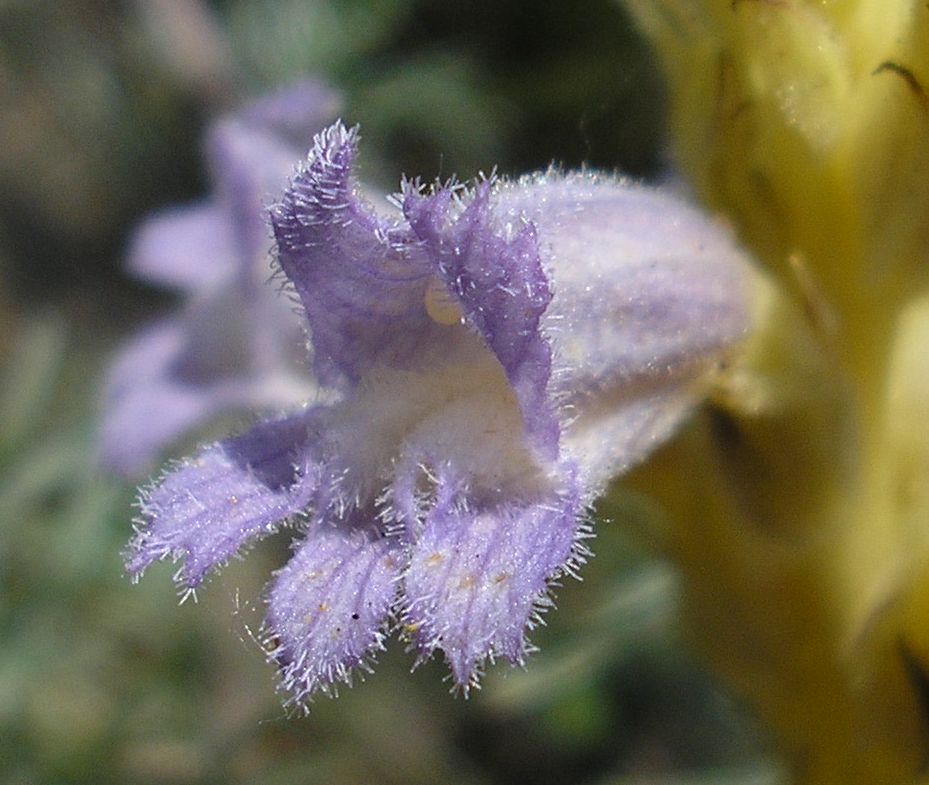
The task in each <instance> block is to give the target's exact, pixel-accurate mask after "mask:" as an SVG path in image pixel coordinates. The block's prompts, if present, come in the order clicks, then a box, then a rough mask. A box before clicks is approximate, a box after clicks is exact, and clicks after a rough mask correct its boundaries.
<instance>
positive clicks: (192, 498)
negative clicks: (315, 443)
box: [126, 414, 317, 588]
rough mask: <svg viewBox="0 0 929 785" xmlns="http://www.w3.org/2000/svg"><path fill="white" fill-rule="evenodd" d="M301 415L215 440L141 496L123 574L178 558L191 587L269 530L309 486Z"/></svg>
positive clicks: (298, 505)
mask: <svg viewBox="0 0 929 785" xmlns="http://www.w3.org/2000/svg"><path fill="white" fill-rule="evenodd" d="M310 430H311V429H310V426H309V424H308V420H307V415H306V414H301V415H296V416H292V417H289V418H286V419H283V420H277V421H269V422H264V423H259V424H258V425H256V426H255V427H253V428H252V429H251V430H250V431H247V432H246V433H244V434H242V435H241V436H236V437H233V438H230V439H225V440H223V441H221V442H217V443H216V444H214V445H213V446H212V447H209V448H207V449H206V450H204V451H203V452H201V453H200V454H199V455H198V456H197V457H196V458H194V459H193V460H191V461H187V462H185V463H182V464H181V465H180V466H179V467H177V468H176V469H174V470H173V471H171V472H169V473H168V474H167V475H166V476H165V477H164V479H163V480H162V481H161V482H160V483H159V484H158V485H156V486H155V487H154V488H152V489H150V490H148V491H147V492H144V493H143V496H142V499H141V521H140V526H139V528H138V530H137V533H136V536H135V538H134V539H133V541H132V542H131V543H130V549H129V556H128V559H127V564H126V567H127V570H128V571H129V573H130V574H131V575H132V576H133V577H138V576H139V575H141V573H142V572H143V571H144V570H145V568H146V567H148V565H150V564H151V563H152V562H154V561H157V560H159V559H164V558H168V557H171V558H173V559H183V560H184V565H183V567H182V570H181V572H180V573H179V576H180V577H179V580H180V582H181V584H182V585H184V586H186V587H188V588H194V587H196V586H197V585H199V584H200V582H201V581H202V580H203V578H204V576H205V575H206V573H207V572H209V571H210V570H211V569H213V568H214V567H216V566H218V565H221V564H223V563H224V562H226V561H227V560H228V559H229V558H230V557H232V556H233V555H234V554H235V553H236V552H237V551H238V550H239V549H240V548H241V547H242V546H244V545H245V544H247V543H248V542H250V541H251V540H254V539H256V538H258V537H262V536H265V535H268V534H271V533H272V532H274V531H276V530H277V528H278V527H279V525H280V523H281V522H282V521H283V520H284V519H285V518H287V517H288V516H291V515H294V514H296V513H298V512H300V511H301V510H302V509H304V508H305V507H306V505H307V504H308V503H309V501H310V497H311V495H312V493H313V491H314V490H315V488H316V484H317V477H316V470H315V466H314V465H313V463H312V461H311V460H310V457H309V455H310V453H309V446H310V445H309V441H310Z"/></svg>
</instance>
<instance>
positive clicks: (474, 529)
mask: <svg viewBox="0 0 929 785" xmlns="http://www.w3.org/2000/svg"><path fill="white" fill-rule="evenodd" d="M565 475H566V477H567V479H566V480H565V484H566V488H565V489H564V490H562V491H561V492H549V493H547V494H546V495H545V496H543V497H541V498H532V499H525V500H519V499H512V498H506V499H503V500H499V501H497V502H496V503H487V504H481V503H479V502H478V501H473V500H468V499H467V497H466V496H465V495H464V494H461V493H459V492H456V491H455V490H454V486H451V485H449V484H448V483H443V484H441V485H440V486H439V490H438V498H437V499H436V503H435V506H434V507H433V509H432V510H431V511H430V512H429V514H428V515H427V517H426V519H425V522H424V526H423V529H422V532H421V533H420V534H418V535H417V536H416V537H415V538H414V544H413V546H412V555H411V558H410V564H409V567H408V569H407V571H406V573H405V575H404V594H405V610H404V615H403V621H404V623H405V625H406V626H407V629H410V630H414V631H415V644H416V647H417V648H418V650H419V652H420V655H421V656H423V657H425V656H428V654H430V653H431V652H432V651H433V650H434V649H441V650H442V651H443V652H444V653H445V658H446V660H447V661H448V663H449V665H450V667H451V671H452V676H453V678H454V680H455V683H456V685H458V686H459V687H462V688H464V689H466V690H467V688H468V687H469V686H470V685H473V684H474V683H475V680H476V676H477V671H478V668H479V667H480V665H481V663H482V662H483V660H484V659H486V658H488V657H489V658H490V659H494V658H495V657H504V658H506V659H507V660H509V661H510V662H511V663H514V664H515V663H521V662H522V661H523V659H524V657H525V655H526V653H527V651H528V643H527V641H526V637H525V632H526V628H527V626H529V625H530V624H531V623H532V621H533V619H534V617H535V616H536V615H537V613H538V612H539V611H541V610H542V609H543V608H544V607H545V606H546V605H547V604H549V602H550V601H549V600H548V598H547V596H546V588H547V585H548V582H549V581H550V580H551V579H552V578H553V577H554V576H555V575H557V574H558V572H559V571H560V570H562V569H563V568H566V567H570V565H571V563H572V561H573V558H572V557H576V556H578V555H579V554H580V553H581V552H582V549H581V548H580V546H579V545H578V534H579V519H580V516H581V514H582V512H583V503H582V501H581V496H582V491H581V489H580V487H579V486H578V485H577V483H576V482H575V481H574V480H573V479H572V475H571V473H570V472H565Z"/></svg>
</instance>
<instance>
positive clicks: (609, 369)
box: [128, 124, 750, 704]
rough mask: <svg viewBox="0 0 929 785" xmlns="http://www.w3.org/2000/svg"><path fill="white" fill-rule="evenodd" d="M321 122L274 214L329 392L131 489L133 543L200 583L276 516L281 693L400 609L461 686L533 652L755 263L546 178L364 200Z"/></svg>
mask: <svg viewBox="0 0 929 785" xmlns="http://www.w3.org/2000/svg"><path fill="white" fill-rule="evenodd" d="M356 143H357V135H356V132H355V131H354V130H348V131H347V130H345V128H343V127H342V126H341V125H340V124H336V125H334V126H332V127H331V128H329V129H328V130H326V131H324V132H323V133H322V134H320V135H319V136H318V137H317V139H316V143H315V147H314V149H313V151H312V152H311V154H310V157H309V159H308V161H307V162H306V164H305V166H304V167H303V168H302V169H301V170H300V171H299V172H298V174H297V176H296V177H295V178H294V180H293V182H292V184H291V186H290V187H289V188H288V189H287V191H286V192H285V194H284V197H283V200H282V201H281V203H280V204H278V205H276V206H275V207H274V208H273V209H272V214H271V217H272V223H273V227H274V233H275V236H276V239H277V248H278V260H279V263H280V267H281V269H282V271H283V273H284V275H285V276H286V277H287V279H288V281H289V282H290V284H291V285H292V286H293V288H294V290H295V292H296V294H297V296H298V297H299V299H300V301H301V303H302V305H303V309H304V312H305V315H306V319H307V322H308V324H309V328H310V333H311V335H312V346H313V350H314V353H313V362H314V368H315V372H316V375H317V377H318V379H319V381H320V383H321V384H322V385H325V386H326V387H327V388H329V389H331V390H333V391H334V392H335V395H336V396H337V397H336V399H335V402H334V403H331V404H328V405H314V406H310V407H308V408H306V409H305V410H303V411H301V412H299V413H296V414H293V415H291V416H289V417H285V418H283V419H279V420H276V421H269V422H263V423H260V424H258V425H257V426H256V427H254V428H253V429H252V430H250V431H248V432H246V433H245V434H244V435H242V436H238V437H235V438H231V439H227V440H224V441H221V442H218V443H217V444H214V445H213V446H211V447H209V448H207V449H205V450H203V451H202V452H201V453H200V454H199V455H198V456H197V457H196V458H195V459H193V460H191V461H188V462H185V463H182V464H180V465H179V466H177V467H174V468H173V469H172V470H170V471H169V472H168V473H167V474H166V475H165V477H164V478H163V479H162V480H161V482H160V483H159V484H157V485H156V486H154V487H152V488H150V489H148V490H147V491H145V492H144V494H143V497H142V501H141V512H142V515H141V519H140V521H139V522H138V529H137V534H136V537H135V538H134V540H133V542H132V544H131V548H130V554H129V558H128V569H129V571H130V573H131V574H132V575H133V576H134V577H138V576H139V575H140V574H141V573H142V572H143V571H144V570H145V568H146V567H147V566H148V565H149V564H151V563H152V562H154V561H156V560H158V559H163V558H174V559H183V560H184V563H183V566H182V567H181V568H180V570H179V571H178V574H177V579H178V581H179V583H180V585H181V587H182V588H183V589H186V590H192V589H193V588H194V587H196V586H198V585H199V584H200V582H201V581H202V580H203V578H204V576H205V575H206V574H207V572H209V571H210V570H211V569H213V568H214V567H216V566H218V565H220V564H222V563H223V562H225V561H226V560H227V559H229V558H230V557H231V556H233V555H234V554H235V553H236V552H237V551H239V550H240V549H241V548H242V547H243V546H244V545H246V544H247V543H249V542H251V541H253V540H254V539H256V538H257V537H260V536H263V535H266V534H268V533H270V532H272V531H274V530H275V529H276V528H277V527H278V526H280V525H281V524H282V522H283V521H285V520H287V519H290V520H294V519H297V520H299V521H300V522H301V528H302V530H303V532H302V533H303V538H302V540H301V541H300V542H298V543H296V544H295V548H296V549H295V552H294V554H293V556H292V558H291V559H290V561H289V562H288V564H287V565H286V566H284V567H283V568H282V569H281V570H280V571H279V572H278V573H277V574H276V577H275V580H274V583H273V585H272V586H271V587H270V590H269V595H268V614H267V621H266V634H267V642H268V648H269V652H270V657H271V658H272V659H273V660H274V661H276V662H277V663H278V665H279V666H280V668H281V672H282V681H283V685H284V687H285V688H286V689H287V690H288V691H289V692H290V694H291V698H290V701H291V702H293V703H296V704H302V703H304V702H305V700H306V699H307V698H308V697H309V696H310V695H311V694H312V693H313V692H314V691H315V690H317V689H323V690H326V689H328V688H330V687H331V686H332V685H334V683H335V682H337V681H339V680H345V681H347V680H348V679H349V678H350V675H351V670H352V669H353V668H355V667H357V666H361V667H367V665H368V663H369V661H370V659H371V657H372V655H373V654H374V653H375V652H376V651H377V650H378V649H380V648H381V647H382V645H383V641H384V638H385V635H386V634H387V633H388V632H389V631H390V630H391V628H392V627H394V628H397V629H398V630H399V631H400V632H401V634H403V635H405V636H406V637H407V638H408V639H409V641H410V647H411V648H412V649H413V650H414V651H415V652H416V653H417V654H418V656H419V659H420V660H421V659H424V658H426V657H428V656H430V655H431V654H432V653H433V652H434V651H435V650H437V649H441V650H442V651H443V652H444V655H445V658H446V659H447V661H448V663H449V665H450V667H451V672H452V677H453V679H454V682H455V684H456V685H457V686H459V687H461V688H464V689H465V690H467V689H468V688H469V687H470V686H472V685H473V684H475V683H476V679H477V676H478V673H479V670H480V666H481V664H482V663H483V661H484V660H485V659H487V658H490V659H493V658H495V657H503V658H505V659H507V660H509V661H510V662H513V663H520V662H522V661H523V659H524V657H525V655H526V653H527V651H528V650H529V644H528V642H527V640H526V636H525V632H526V629H527V627H528V626H531V624H532V622H533V620H534V619H536V618H537V614H538V613H539V612H540V611H541V610H543V609H544V608H545V607H547V606H548V605H549V604H550V600H549V598H548V594H547V588H548V586H549V585H550V584H551V581H552V580H553V579H555V578H557V577H558V576H559V575H560V574H562V573H571V572H572V571H573V570H574V568H575V567H576V566H577V565H578V564H579V563H580V562H581V561H583V559H584V557H585V555H586V553H587V551H586V549H585V548H584V546H583V544H582V540H583V538H584V536H585V532H586V531H587V528H588V527H587V523H586V510H587V509H588V506H589V505H590V503H591V502H592V501H593V500H594V499H595V497H596V496H597V495H598V494H600V493H601V492H602V491H603V489H604V487H605V485H606V483H607V481H608V480H609V479H610V478H612V477H614V476H616V475H617V474H618V473H620V472H622V471H623V470H625V469H627V468H628V467H630V466H631V465H633V464H634V463H636V462H638V461H640V460H641V459H642V458H643V457H644V456H645V455H646V453H648V452H649V451H650V450H651V449H652V448H653V447H655V445H656V444H658V443H659V442H660V441H661V440H663V439H664V438H666V437H667V436H668V435H669V434H670V433H671V431H672V430H673V429H674V427H675V426H676V425H677V424H678V423H679V422H680V421H681V419H682V418H683V417H684V416H685V414H686V413H687V411H688V410H689V409H690V408H691V407H692V406H693V405H694V404H695V403H696V402H697V401H698V400H699V398H700V397H701V395H702V391H703V390H704V389H705V384H701V382H703V381H704V380H705V378H706V376H707V373H708V372H710V371H712V369H713V368H714V367H715V366H716V364H717V363H718V362H720V360H721V359H722V358H723V357H724V356H725V355H726V353H727V352H728V351H730V350H731V348H732V346H733V344H734V343H735V342H737V341H738V340H739V339H740V338H741V337H742V336H743V335H744V334H745V332H746V330H747V328H748V322H749V315H748V299H749V295H748V288H749V277H750V268H749V266H748V265H747V263H746V262H745V260H744V259H743V257H742V256H741V254H740V252H739V251H738V250H737V249H736V248H735V247H734V245H733V244H732V243H731V241H730V239H729V237H728V236H727V235H726V233H725V232H724V231H722V230H721V229H720V228H719V227H718V226H715V225H713V224H712V223H711V222H709V221H708V220H707V219H706V218H705V217H703V216H701V215H700V214H699V213H697V212H696V211H694V210H692V209H691V208H689V207H687V206H685V205H683V204H682V203H680V202H679V201H677V200H676V199H674V198H673V197H669V196H667V195H665V194H664V193H661V192H659V191H655V190H650V189H646V188H641V187H637V186H634V185H629V184H627V183H623V182H619V181H616V180H613V179H609V178H599V177H595V176H593V175H587V174H577V175H567V176H564V175H561V174H558V173H555V172H549V173H546V174H543V175H538V176H535V177H530V178H526V179H523V180H519V181H516V182H507V181H503V180H497V179H491V180H489V181H482V182H480V183H478V184H477V185H475V186H474V187H473V188H464V187H462V186H459V185H450V186H445V187H437V188H436V189H434V190H431V191H426V190H424V189H422V188H421V187H420V186H419V185H418V184H415V183H404V185H403V189H402V192H401V194H400V195H399V196H398V197H397V198H396V200H395V204H396V207H397V208H398V212H397V213H396V214H395V215H391V216H381V215H377V214H375V213H374V212H373V211H372V210H371V209H370V208H369V207H367V206H366V205H365V204H364V203H363V202H362V201H361V199H360V198H359V196H358V195H357V191H356V188H355V186H354V185H353V181H352V162H353V158H354V155H355V147H356Z"/></svg>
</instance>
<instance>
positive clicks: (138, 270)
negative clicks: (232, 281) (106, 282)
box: [126, 203, 238, 290]
mask: <svg viewBox="0 0 929 785" xmlns="http://www.w3.org/2000/svg"><path fill="white" fill-rule="evenodd" d="M126 264H127V266H128V269H129V271H130V272H131V273H132V274H133V275H136V276H138V277H139V278H143V279H145V280H147V281H151V282H152V283H157V284H162V285H165V286H172V287H177V288H181V289H191V290H196V289H203V288H206V287H210V286H215V285H216V284H217V283H219V282H220V281H223V280H225V279H226V278H228V276H229V275H231V274H232V273H233V272H234V271H235V269H236V267H237V265H238V261H237V250H236V247H235V244H234V243H233V227H232V222H231V221H230V220H229V216H228V214H227V213H226V211H225V210H223V209H222V208H220V207H217V206H216V205H214V204H212V203H200V204H194V205H187V206H184V207H175V208H171V209H168V210H165V211H163V212H160V213H156V214H155V215H153V216H151V217H149V218H147V219H145V221H144V222H143V223H142V225H141V226H140V227H139V228H138V229H136V230H135V232H134V234H133V236H132V239H131V240H130V243H129V251H128V254H127V262H126Z"/></svg>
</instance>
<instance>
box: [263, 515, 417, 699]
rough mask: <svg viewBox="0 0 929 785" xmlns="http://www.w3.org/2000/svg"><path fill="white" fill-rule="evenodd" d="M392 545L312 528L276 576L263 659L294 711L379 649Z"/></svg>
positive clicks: (392, 589) (394, 559)
mask: <svg viewBox="0 0 929 785" xmlns="http://www.w3.org/2000/svg"><path fill="white" fill-rule="evenodd" d="M400 563H401V560H400V557H399V556H398V554H397V553H396V543H395V542H394V541H392V540H388V539H385V538H379V539H376V538H373V537H371V536H369V535H368V534H366V533H364V532H361V531H355V532H353V533H351V534H349V533H347V532H345V531H343V530H341V529H336V528H333V527H330V526H328V525H327V524H317V526H316V527H314V528H313V529H312V530H311V531H310V532H309V533H308V535H307V538H306V540H305V541H304V542H303V543H302V544H301V545H300V547H299V549H298V550H297V551H296V553H295V554H294V555H293V557H292V558H291V560H290V561H289V562H288V563H287V565H286V566H285V567H283V568H282V569H281V570H280V571H279V572H278V574H277V578H276V580H275V582H274V585H273V587H272V589H271V593H270V598H269V600H268V616H267V622H266V625H267V631H268V634H269V636H270V637H271V638H272V640H273V643H274V648H273V649H272V651H271V657H272V658H273V659H274V660H275V661H276V662H277V663H278V665H279V666H280V668H281V672H282V682H283V686H284V688H285V689H286V690H288V691H289V692H290V693H291V698H290V701H289V702H291V703H294V704H299V703H302V702H304V701H305V700H306V699H307V698H309V697H310V696H311V695H312V693H313V692H315V691H316V690H317V689H322V690H327V689H328V688H329V687H330V686H332V685H334V684H335V683H336V682H338V681H348V680H349V678H350V676H351V671H352V669H354V668H356V667H358V666H364V665H365V664H366V661H367V660H368V658H370V657H371V655H372V654H373V653H374V652H375V651H376V650H378V649H380V648H382V640H383V637H384V626H385V622H386V619H387V614H388V612H389V611H390V608H391V606H392V604H393V601H394V597H395V594H396V590H397V585H396V581H397V576H398V573H399V565H400Z"/></svg>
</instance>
